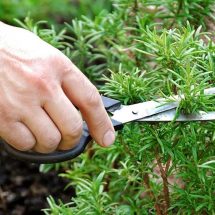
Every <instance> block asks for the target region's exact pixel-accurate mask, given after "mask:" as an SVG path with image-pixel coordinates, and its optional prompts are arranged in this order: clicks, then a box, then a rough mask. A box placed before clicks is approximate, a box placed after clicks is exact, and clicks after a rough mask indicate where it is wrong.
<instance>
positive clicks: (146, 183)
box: [143, 173, 163, 215]
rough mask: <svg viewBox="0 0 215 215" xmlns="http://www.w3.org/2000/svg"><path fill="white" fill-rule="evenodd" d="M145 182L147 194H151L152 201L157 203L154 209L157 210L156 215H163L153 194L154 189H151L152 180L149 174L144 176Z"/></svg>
mask: <svg viewBox="0 0 215 215" xmlns="http://www.w3.org/2000/svg"><path fill="white" fill-rule="evenodd" d="M143 180H144V183H145V186H146V188H147V190H148V191H147V193H148V194H149V196H150V197H151V199H152V200H154V201H155V205H154V207H155V210H156V214H157V215H163V213H162V210H161V208H160V205H159V203H158V202H157V199H156V197H155V195H154V193H153V192H152V189H151V186H150V183H149V182H150V179H149V174H148V173H145V174H144V176H143Z"/></svg>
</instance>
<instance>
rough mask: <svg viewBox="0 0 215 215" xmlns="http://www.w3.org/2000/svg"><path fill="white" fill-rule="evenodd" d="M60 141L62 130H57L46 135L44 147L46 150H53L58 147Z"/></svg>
mask: <svg viewBox="0 0 215 215" xmlns="http://www.w3.org/2000/svg"><path fill="white" fill-rule="evenodd" d="M60 141H61V134H60V132H55V134H51V135H48V136H46V141H45V144H44V145H43V147H44V148H45V150H48V151H50V150H51V151H53V150H55V149H56V148H57V146H58V145H59V143H60Z"/></svg>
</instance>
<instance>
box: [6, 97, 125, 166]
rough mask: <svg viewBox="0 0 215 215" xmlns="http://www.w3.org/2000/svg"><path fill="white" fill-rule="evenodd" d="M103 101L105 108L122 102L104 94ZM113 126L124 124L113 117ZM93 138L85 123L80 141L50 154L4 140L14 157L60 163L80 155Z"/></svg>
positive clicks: (115, 106) (7, 150) (32, 161)
mask: <svg viewBox="0 0 215 215" xmlns="http://www.w3.org/2000/svg"><path fill="white" fill-rule="evenodd" d="M102 101H103V104H104V107H105V109H106V110H107V111H108V110H114V109H117V108H119V106H120V105H121V103H120V102H119V101H118V100H115V99H110V98H108V97H104V96H102ZM112 123H113V126H114V128H115V130H119V129H121V128H122V126H123V124H122V123H121V122H118V121H115V120H113V119H112ZM91 140H92V138H91V136H90V134H89V130H88V127H87V124H86V123H85V122H84V124H83V133H82V136H81V139H80V142H79V143H78V144H77V145H76V146H75V147H73V148H72V149H70V150H62V151H55V152H52V153H48V154H43V153H38V152H32V151H30V152H23V151H19V150H17V149H15V148H13V147H12V146H10V145H9V144H7V143H6V142H4V141H3V147H4V150H5V151H6V152H7V153H8V154H9V155H10V156H11V157H12V158H15V159H18V160H22V161H28V162H31V163H40V164H42V163H58V162H63V161H67V160H71V159H73V158H75V157H77V156H78V155H80V154H81V153H82V152H83V151H84V150H85V148H86V146H87V144H88V143H89V142H90V141H91Z"/></svg>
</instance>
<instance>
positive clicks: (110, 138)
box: [103, 130, 115, 146]
mask: <svg viewBox="0 0 215 215" xmlns="http://www.w3.org/2000/svg"><path fill="white" fill-rule="evenodd" d="M114 141H115V133H114V132H113V131H112V130H109V131H107V132H106V133H105V135H104V137H103V145H104V146H110V145H112V144H113V143H114Z"/></svg>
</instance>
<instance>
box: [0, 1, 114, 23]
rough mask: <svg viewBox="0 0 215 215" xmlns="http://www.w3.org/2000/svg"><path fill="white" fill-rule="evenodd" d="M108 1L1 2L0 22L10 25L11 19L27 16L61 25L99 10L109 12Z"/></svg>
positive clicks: (92, 14)
mask: <svg viewBox="0 0 215 215" xmlns="http://www.w3.org/2000/svg"><path fill="white" fill-rule="evenodd" d="M110 9H111V4H110V2H109V0H94V1H93V4H92V1H91V0H54V1H52V0H19V1H17V0H12V1H7V0H1V1H0V20H1V21H6V22H9V23H12V21H13V18H17V19H24V18H25V17H26V16H27V15H28V14H30V15H31V17H32V18H34V19H37V20H38V19H42V20H43V19H45V20H48V21H49V22H51V23H63V22H64V21H66V20H70V19H71V17H73V18H75V17H79V18H80V17H81V16H82V15H86V16H90V17H94V16H95V15H97V14H98V13H99V12H100V11H101V10H107V11H108V10H110Z"/></svg>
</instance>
